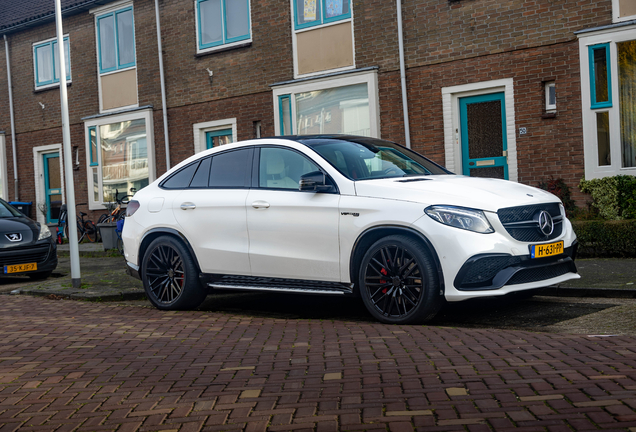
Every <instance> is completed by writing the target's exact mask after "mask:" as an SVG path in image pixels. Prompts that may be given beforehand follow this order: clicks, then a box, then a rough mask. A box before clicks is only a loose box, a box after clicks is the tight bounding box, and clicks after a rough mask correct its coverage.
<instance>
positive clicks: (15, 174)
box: [3, 34, 19, 201]
mask: <svg viewBox="0 0 636 432" xmlns="http://www.w3.org/2000/svg"><path fill="white" fill-rule="evenodd" d="M3 36H4V53H5V55H6V56H7V78H8V82H9V113H10V114H11V145H12V149H13V184H14V186H15V192H14V196H15V201H19V199H18V157H17V155H16V153H15V118H14V117H13V89H12V87H11V63H10V62H9V41H8V40H7V35H6V34H5V35H3Z"/></svg>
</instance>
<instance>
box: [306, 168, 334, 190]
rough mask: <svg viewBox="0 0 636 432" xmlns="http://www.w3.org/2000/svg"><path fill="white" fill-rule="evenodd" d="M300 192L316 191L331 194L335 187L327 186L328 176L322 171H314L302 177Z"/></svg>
mask: <svg viewBox="0 0 636 432" xmlns="http://www.w3.org/2000/svg"><path fill="white" fill-rule="evenodd" d="M298 190H301V191H316V192H331V191H332V190H333V186H331V185H330V184H327V176H325V174H324V173H323V172H321V171H313V172H310V173H307V174H304V175H302V176H300V183H299V184H298Z"/></svg>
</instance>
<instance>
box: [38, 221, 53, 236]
mask: <svg viewBox="0 0 636 432" xmlns="http://www.w3.org/2000/svg"><path fill="white" fill-rule="evenodd" d="M49 237H51V230H50V229H49V227H47V226H46V225H40V235H39V236H38V240H43V239H46V238H49Z"/></svg>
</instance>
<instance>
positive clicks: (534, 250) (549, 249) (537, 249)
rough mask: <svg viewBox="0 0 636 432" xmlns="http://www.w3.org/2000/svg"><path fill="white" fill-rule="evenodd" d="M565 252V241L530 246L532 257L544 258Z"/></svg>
mask: <svg viewBox="0 0 636 432" xmlns="http://www.w3.org/2000/svg"><path fill="white" fill-rule="evenodd" d="M562 253H563V242H562V241H559V242H556V243H548V244H542V245H532V246H530V258H544V257H549V256H553V255H560V254H562Z"/></svg>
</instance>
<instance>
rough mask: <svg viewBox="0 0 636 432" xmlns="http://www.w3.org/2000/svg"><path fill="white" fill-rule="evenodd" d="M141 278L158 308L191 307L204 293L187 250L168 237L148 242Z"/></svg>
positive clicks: (151, 300)
mask: <svg viewBox="0 0 636 432" xmlns="http://www.w3.org/2000/svg"><path fill="white" fill-rule="evenodd" d="M141 279H142V281H143V284H144V289H145V290H146V295H147V296H148V299H149V300H150V302H151V303H152V304H153V305H154V306H155V307H157V308H158V309H164V310H183V309H194V308H196V307H198V306H199V305H200V304H201V303H202V302H203V300H205V297H206V295H207V290H206V289H205V288H204V287H202V286H201V284H200V283H199V278H198V271H197V267H196V265H195V263H194V260H193V259H192V257H191V256H190V253H189V252H188V250H187V249H186V248H185V247H184V245H183V243H181V242H180V241H179V240H177V239H175V238H174V237H170V236H162V237H158V238H156V239H155V240H153V241H152V243H150V245H149V246H148V249H147V250H146V253H145V254H144V257H143V260H142V265H141Z"/></svg>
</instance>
